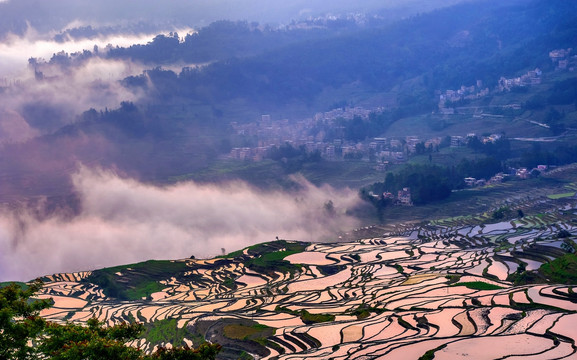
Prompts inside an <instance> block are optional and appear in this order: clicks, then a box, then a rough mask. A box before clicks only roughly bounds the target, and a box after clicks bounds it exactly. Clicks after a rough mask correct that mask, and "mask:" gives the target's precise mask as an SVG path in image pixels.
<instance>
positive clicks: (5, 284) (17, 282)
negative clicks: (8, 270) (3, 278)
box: [0, 281, 28, 290]
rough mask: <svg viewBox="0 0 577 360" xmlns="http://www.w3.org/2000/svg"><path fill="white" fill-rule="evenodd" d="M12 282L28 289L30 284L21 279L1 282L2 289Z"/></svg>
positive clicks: (23, 288)
mask: <svg viewBox="0 0 577 360" xmlns="http://www.w3.org/2000/svg"><path fill="white" fill-rule="evenodd" d="M11 284H16V285H18V286H19V287H20V289H22V290H26V289H28V284H26V283H23V282H20V281H7V282H0V289H2V288H5V287H6V286H9V285H11Z"/></svg>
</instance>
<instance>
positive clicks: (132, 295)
mask: <svg viewBox="0 0 577 360" xmlns="http://www.w3.org/2000/svg"><path fill="white" fill-rule="evenodd" d="M189 269H190V268H189V267H188V266H187V265H186V263H185V262H177V261H168V260H149V261H145V262H142V263H138V264H131V265H123V266H115V267H111V268H106V269H100V270H96V271H94V272H93V273H92V274H91V275H90V276H88V277H86V278H85V279H83V280H82V282H88V283H92V284H95V285H98V286H100V287H101V288H102V289H103V291H104V294H106V296H110V297H113V298H116V299H119V300H140V299H142V298H147V297H149V296H150V295H151V294H152V293H154V292H158V291H161V290H162V289H163V288H164V287H165V286H163V285H162V284H160V283H159V282H158V281H160V280H165V279H169V278H171V277H173V276H176V277H177V276H178V275H179V274H182V273H183V272H185V271H187V270H189Z"/></svg>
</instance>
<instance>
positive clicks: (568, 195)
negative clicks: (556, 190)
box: [547, 192, 575, 200]
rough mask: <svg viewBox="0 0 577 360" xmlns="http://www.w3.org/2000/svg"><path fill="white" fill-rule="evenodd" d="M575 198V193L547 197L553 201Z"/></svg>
mask: <svg viewBox="0 0 577 360" xmlns="http://www.w3.org/2000/svg"><path fill="white" fill-rule="evenodd" d="M573 196H575V192H568V193H563V194H553V195H547V197H548V198H549V199H551V200H558V199H563V198H568V197H573Z"/></svg>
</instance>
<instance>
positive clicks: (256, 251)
mask: <svg viewBox="0 0 577 360" xmlns="http://www.w3.org/2000/svg"><path fill="white" fill-rule="evenodd" d="M308 245H310V244H309V243H304V242H289V241H285V240H278V241H274V242H270V243H264V244H258V245H255V246H251V247H250V248H248V253H249V254H251V255H253V256H255V257H254V258H252V259H250V260H248V261H246V262H245V265H246V266H247V267H248V268H250V269H252V270H254V271H256V272H261V273H266V274H271V273H274V272H275V271H280V272H289V273H294V272H296V271H299V270H300V269H301V267H300V266H299V265H296V264H291V263H290V262H288V261H286V260H284V258H285V257H287V256H289V255H293V254H297V253H300V252H303V251H305V249H306V248H307V246H308Z"/></svg>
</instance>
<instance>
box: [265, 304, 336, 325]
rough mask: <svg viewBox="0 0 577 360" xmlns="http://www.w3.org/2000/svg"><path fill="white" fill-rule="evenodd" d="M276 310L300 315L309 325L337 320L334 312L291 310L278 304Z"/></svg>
mask: <svg viewBox="0 0 577 360" xmlns="http://www.w3.org/2000/svg"><path fill="white" fill-rule="evenodd" d="M274 310H275V311H276V312H282V313H286V314H291V315H295V316H299V317H300V318H301V320H302V321H303V322H304V323H305V324H307V325H309V324H316V323H323V322H329V321H335V316H334V315H332V314H311V313H309V312H308V311H307V310H304V309H303V310H300V311H296V310H291V309H289V308H286V307H283V306H280V305H277V306H276V308H275V309H274Z"/></svg>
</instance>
